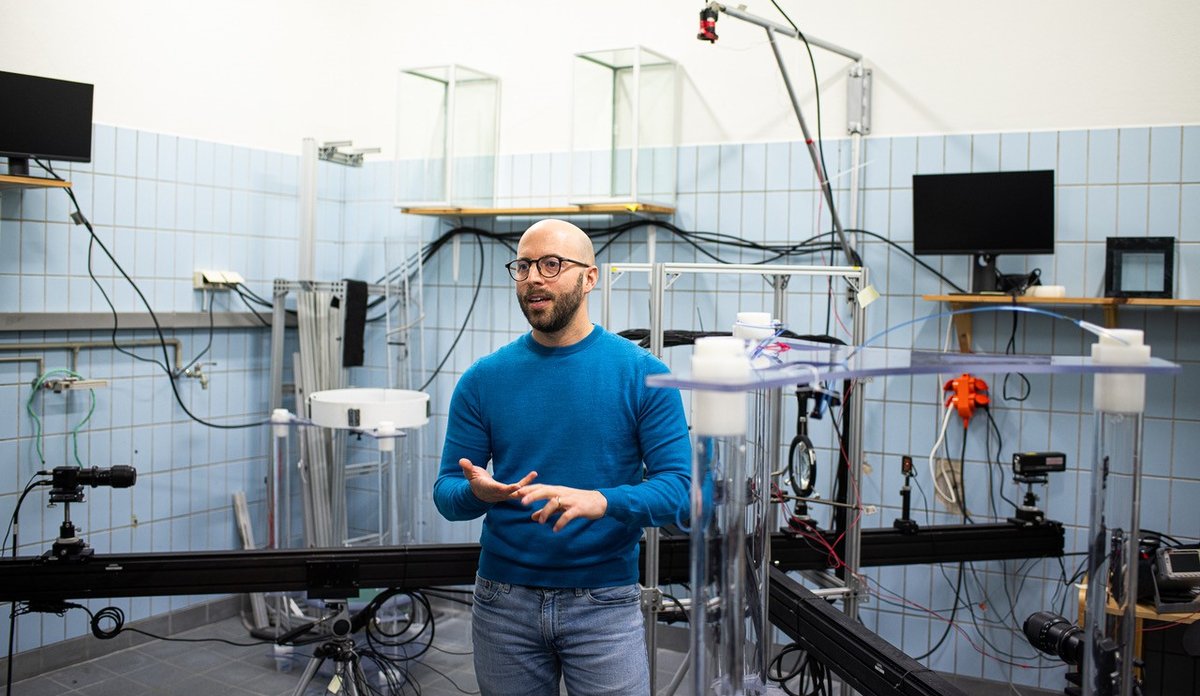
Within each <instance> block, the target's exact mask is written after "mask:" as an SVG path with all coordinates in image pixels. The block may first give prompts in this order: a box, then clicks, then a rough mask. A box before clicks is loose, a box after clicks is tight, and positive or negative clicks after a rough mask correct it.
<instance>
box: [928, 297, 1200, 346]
mask: <svg viewBox="0 0 1200 696" xmlns="http://www.w3.org/2000/svg"><path fill="white" fill-rule="evenodd" d="M921 299H923V300H928V301H930V302H947V303H949V304H950V308H951V309H964V308H966V307H968V306H970V305H1006V304H1014V303H1015V304H1018V305H1040V306H1060V307H1061V306H1075V307H1101V308H1103V309H1104V325H1105V326H1106V327H1107V328H1110V329H1113V328H1116V326H1117V309H1118V308H1120V307H1183V308H1187V307H1200V300H1176V299H1168V298H1159V297H1027V296H1024V295H1018V296H1017V297H1013V296H1012V295H922V296H921ZM971 316H972V315H970V314H955V315H954V329H955V332H956V333H957V334H958V347H959V350H961V351H962V352H964V353H970V352H971V338H972V323H971Z"/></svg>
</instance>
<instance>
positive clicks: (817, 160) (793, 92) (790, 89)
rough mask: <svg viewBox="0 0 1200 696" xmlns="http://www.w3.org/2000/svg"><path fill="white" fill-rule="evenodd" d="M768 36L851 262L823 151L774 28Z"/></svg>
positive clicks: (837, 230) (822, 189) (847, 260)
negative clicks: (789, 73) (824, 163)
mask: <svg viewBox="0 0 1200 696" xmlns="http://www.w3.org/2000/svg"><path fill="white" fill-rule="evenodd" d="M767 38H768V39H769V40H770V42H771V50H772V51H773V52H774V53H775V62H777V63H779V72H780V74H781V75H782V76H783V84H784V86H786V87H787V93H788V97H789V98H791V100H792V110H794V111H795V112H796V119H797V120H799V121H800V130H801V131H803V132H804V143H805V144H806V145H808V155H809V157H811V158H812V162H813V169H814V170H815V171H816V172H817V182H818V183H819V184H820V185H821V193H823V194H825V203H826V204H827V205H828V206H829V217H830V218H832V219H833V229H834V230H835V231H836V232H837V236H838V241H839V242H841V245H842V251H843V252H844V253H845V254H846V263H850V262H851V261H850V260H851V259H853V258H854V254H853V253H852V252H851V251H850V242H848V241H847V240H846V232H845V230H843V229H842V221H841V220H840V219H839V218H838V214H837V206H836V205H835V204H834V200H833V187H832V186H830V185H829V178H828V175H827V172H826V171H825V168H824V167H822V166H821V153H820V152H818V151H817V145H816V142H815V141H814V140H813V137H812V135H811V134H810V133H809V132H808V123H806V122H805V120H804V113H803V112H802V111H801V110H800V99H799V97H797V96H796V90H795V89H794V88H793V87H792V80H791V78H790V77H788V71H787V64H786V63H785V62H784V60H783V52H782V51H780V50H779V44H777V43H775V31H774V30H773V29H767Z"/></svg>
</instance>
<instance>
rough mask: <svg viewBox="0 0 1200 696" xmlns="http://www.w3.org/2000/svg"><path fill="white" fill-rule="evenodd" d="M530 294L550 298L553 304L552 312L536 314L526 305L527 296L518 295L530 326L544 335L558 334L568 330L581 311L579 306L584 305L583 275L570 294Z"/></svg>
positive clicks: (537, 291) (532, 291) (539, 292)
mask: <svg viewBox="0 0 1200 696" xmlns="http://www.w3.org/2000/svg"><path fill="white" fill-rule="evenodd" d="M530 294H536V295H546V296H549V297H550V299H551V301H552V303H551V309H550V311H548V312H539V313H537V314H534V313H532V312H530V310H529V307H528V306H527V305H526V300H525V296H522V295H518V296H517V302H518V304H520V305H521V313H522V314H524V315H525V319H526V320H528V321H529V325H530V326H532V327H533V328H535V329H537V330H538V331H541V332H543V333H548V334H553V333H558V332H559V331H562V330H563V329H565V328H567V326H568V325H569V324H570V323H571V320H572V319H574V318H575V313H576V312H577V311H579V306H580V305H581V304H583V274H582V273H581V274H579V280H578V281H577V282H576V283H575V288H574V289H573V290H571V291H569V292H566V293H560V294H554V293H550V292H548V291H546V290H530V291H529V292H527V293H526V295H530Z"/></svg>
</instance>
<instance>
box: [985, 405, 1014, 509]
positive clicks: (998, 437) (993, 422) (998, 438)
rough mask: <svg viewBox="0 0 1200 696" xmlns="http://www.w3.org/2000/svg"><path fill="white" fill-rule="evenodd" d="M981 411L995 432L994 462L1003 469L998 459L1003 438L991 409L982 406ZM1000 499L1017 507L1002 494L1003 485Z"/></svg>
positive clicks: (1001, 449)
mask: <svg viewBox="0 0 1200 696" xmlns="http://www.w3.org/2000/svg"><path fill="white" fill-rule="evenodd" d="M983 412H984V413H985V414H987V419H988V423H989V424H990V425H991V426H992V430H993V431H994V432H995V433H996V464H997V465H998V466H999V467H1000V470H1001V471H1004V462H1003V460H1001V459H1000V457H1001V455H1002V454H1003V452H1004V439H1003V438H1002V437H1001V435H1000V426H998V425H996V419H995V418H992V409H990V408H984V409H983ZM989 456H990V455H989ZM1001 481H1003V478H1001ZM1000 499H1001V500H1003V501H1004V502H1006V503H1008V504H1009V505H1011V506H1013V510H1016V509H1017V507H1018V506H1017V504H1016V503H1014V502H1013V501H1011V500H1009V499H1008V496H1006V495H1004V486H1001V487H1000Z"/></svg>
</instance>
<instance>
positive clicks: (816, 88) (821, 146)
mask: <svg viewBox="0 0 1200 696" xmlns="http://www.w3.org/2000/svg"><path fill="white" fill-rule="evenodd" d="M771 4H772V5H774V6H775V9H776V10H779V14H781V15H783V18H784V19H786V20H787V23H788V24H790V25H792V29H795V30H796V36H798V37H800V40H801V41H803V42H804V50H805V51H807V52H808V65H809V67H810V68H812V78H813V93H814V94H815V96H816V102H817V155H818V156H819V158H820V160H821V171H820V172H818V179H820V180H821V181H819V182H818V183H819V184H821V187H822V189H823V191H822V193H824V190H825V189H827V190H828V192H829V197H828V199H827V200H826V204H827V205H828V206H829V216H830V218H833V217H836V216H837V211H836V210H835V209H834V207H833V206H834V203H833V201H834V196H833V183H832V182H831V181H830V180H829V167H828V166H826V164H825V139H824V137H822V135H821V80H820V78H818V77H817V60H816V58H814V57H813V52H812V45H811V44H809V43H808V37H806V36H805V35H804V32H802V31H800V27H798V26H796V23H795V22H793V21H792V18H791V17H789V16H788V14H787V13H786V12H784V11H783V8H782V7H780V6H779V3H777V2H775V0H771ZM852 166H853V165H852ZM845 231H846V230H843V232H845ZM847 253H848V254H849V253H850V252H849V250H847ZM854 255H857V253H855V254H854ZM846 260H847V261H848V262H850V263H851V264H853V263H854V259H853V258H849V259H846ZM860 264H861V261H860ZM825 333H829V329H826V330H825Z"/></svg>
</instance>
